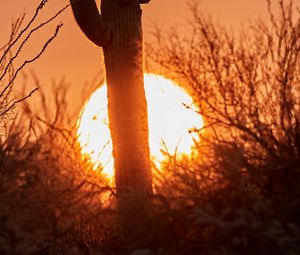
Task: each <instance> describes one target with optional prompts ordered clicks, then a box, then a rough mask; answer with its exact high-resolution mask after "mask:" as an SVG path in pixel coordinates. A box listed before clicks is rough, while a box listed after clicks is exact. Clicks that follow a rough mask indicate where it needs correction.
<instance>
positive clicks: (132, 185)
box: [70, 0, 152, 196]
mask: <svg viewBox="0 0 300 255" xmlns="http://www.w3.org/2000/svg"><path fill="white" fill-rule="evenodd" d="M70 2H71V6H72V10H73V13H74V16H75V19H76V21H77V23H78V25H79V26H80V28H81V30H82V31H83V32H84V34H85V35H86V36H87V37H88V38H89V39H90V40H91V41H92V42H94V43H95V44H96V45H98V46H100V47H102V48H103V52H104V59H105V68H106V80H107V86H108V112H109V121H110V131H111V136H112V140H113V155H114V159H115V180H116V188H117V194H118V195H119V196H123V195H126V194H128V192H129V193H130V192H133V193H132V194H135V195H138V196H140V195H142V196H145V195H149V194H152V176H151V164H150V156H149V154H150V153H149V144H148V117H147V103H146V98H145V91H144V80H143V74H144V71H143V42H142V24H141V16H142V11H141V8H140V3H147V2H149V0H102V1H101V14H100V13H99V11H98V9H97V6H96V3H95V0H70Z"/></svg>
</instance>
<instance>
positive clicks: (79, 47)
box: [0, 0, 300, 95]
mask: <svg viewBox="0 0 300 255" xmlns="http://www.w3.org/2000/svg"><path fill="white" fill-rule="evenodd" d="M196 1H197V0H196ZM198 1H200V6H201V8H202V10H205V11H207V12H211V13H212V14H213V16H214V17H216V19H217V20H218V21H219V23H221V24H225V25H227V26H233V27H234V28H237V27H238V24H240V23H241V22H242V21H244V22H245V21H247V19H249V18H250V17H251V16H253V15H254V16H258V15H259V14H262V13H263V12H264V11H263V10H264V7H265V1H264V0H251V1H241V0H198ZM299 1H300V0H296V2H299ZM1 2H2V3H1V15H0V44H1V45H2V44H3V43H4V42H5V40H6V38H7V36H8V34H9V30H10V23H11V21H12V20H13V19H15V18H16V17H18V16H19V14H20V13H21V12H22V11H24V10H25V11H26V12H27V14H28V16H30V14H32V12H33V11H34V10H35V7H36V6H37V4H38V3H39V2H40V1H39V0H30V1H29V0H1ZM97 2H100V1H99V0H98V1H97ZM187 2H188V0H152V1H151V2H150V3H149V4H147V5H144V6H143V15H144V16H143V21H144V23H143V25H144V36H145V40H149V36H148V35H149V32H150V31H151V29H152V28H153V25H152V24H157V25H159V26H162V27H163V28H165V29H166V28H167V27H169V26H172V25H179V27H181V28H184V26H185V24H186V23H187V17H188V15H189V12H188V7H187ZM67 3H68V0H49V3H48V7H47V8H46V9H45V10H44V11H43V14H42V16H43V17H47V16H49V14H51V13H54V11H55V10H57V9H58V8H60V7H63V6H64V5H66V4H67ZM59 21H62V22H63V23H64V27H63V30H62V31H61V33H60V35H59V36H58V38H56V40H55V41H54V42H53V43H52V45H51V46H50V47H49V49H48V50H47V52H46V53H45V54H44V55H43V56H42V58H41V59H39V60H38V61H37V62H36V63H34V64H33V65H32V66H31V68H32V69H33V70H34V71H35V73H36V74H37V75H38V77H39V79H40V80H41V82H42V83H43V84H45V86H49V87H50V85H49V84H50V83H51V80H52V79H60V78H61V77H62V76H65V78H66V80H67V81H68V82H70V83H71V90H72V91H73V92H72V93H74V95H75V94H76V93H77V94H79V92H80V91H81V89H82V87H83V85H84V82H85V81H91V80H92V78H93V77H95V76H96V75H97V74H98V73H99V71H100V63H101V57H100V56H101V54H100V52H101V49H99V48H97V47H96V46H94V45H93V44H92V43H91V42H89V41H88V39H86V38H85V36H84V35H83V34H82V32H81V31H80V30H79V28H78V27H77V25H76V24H75V21H74V19H73V16H72V13H71V10H70V8H69V9H68V10H67V11H66V12H65V13H64V14H63V15H61V16H60V17H59V19H58V20H57V22H59ZM52 32H53V28H51V29H50V28H48V29H46V31H44V32H43V33H42V35H41V36H37V37H34V38H33V43H32V46H33V47H32V48H30V49H28V51H25V52H26V54H28V56H32V55H30V53H31V52H35V50H36V49H38V46H39V45H40V46H41V41H42V40H43V39H45V38H46V37H45V35H47V34H50V33H52Z"/></svg>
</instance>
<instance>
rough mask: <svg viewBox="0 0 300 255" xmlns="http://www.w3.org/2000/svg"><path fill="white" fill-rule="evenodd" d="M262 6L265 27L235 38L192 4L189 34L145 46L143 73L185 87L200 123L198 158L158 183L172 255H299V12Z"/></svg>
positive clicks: (170, 167)
mask: <svg viewBox="0 0 300 255" xmlns="http://www.w3.org/2000/svg"><path fill="white" fill-rule="evenodd" d="M266 3H267V7H268V10H269V22H266V21H261V20H259V21H257V22H255V21H252V23H251V24H249V27H247V28H245V29H244V30H243V31H242V32H241V33H240V34H238V35H236V34H233V33H231V32H230V31H228V30H227V29H226V28H224V27H220V26H218V25H216V24H215V23H214V22H213V20H212V19H211V17H208V16H206V15H205V14H203V13H201V12H199V10H198V6H197V4H193V5H191V11H192V14H193V19H192V22H191V26H190V28H189V29H188V31H192V33H191V34H187V35H186V34H185V35H182V34H179V33H177V32H176V30H172V31H171V32H170V33H166V34H164V33H162V32H161V31H158V32H157V33H155V39H156V42H155V43H151V44H149V45H147V52H148V57H149V58H148V67H149V68H152V69H154V70H159V71H160V72H161V73H164V74H167V76H169V77H170V78H172V79H175V80H177V81H178V82H179V83H182V84H185V86H186V87H187V88H188V89H189V91H190V92H191V93H192V95H193V97H194V99H195V101H196V104H197V105H198V108H199V114H201V115H202V117H203V118H204V120H205V126H204V127H203V128H202V129H201V130H195V131H194V132H196V133H198V134H199V137H200V140H201V142H200V143H199V144H197V145H196V147H197V151H198V153H199V155H200V156H199V157H196V158H193V159H183V160H179V159H177V160H176V159H174V158H172V160H170V163H169V164H166V167H165V169H164V172H163V174H162V175H161V176H160V178H159V179H160V180H159V182H158V186H157V187H156V190H157V193H158V195H157V196H158V198H157V200H158V201H159V202H158V205H159V206H160V210H159V213H160V215H161V216H162V217H163V220H162V221H161V222H160V224H161V225H162V226H164V227H162V226H160V229H163V230H164V231H165V233H164V234H163V236H164V238H165V239H164V238H162V239H161V240H162V242H163V241H164V240H166V243H164V244H163V245H165V250H166V251H168V250H171V251H173V254H174V253H176V254H271V253H275V254H297V253H299V249H300V243H299V242H300V232H299V230H300V221H299V217H298V215H299V212H300V199H299V197H300V196H299V195H300V189H299V187H300V186H299V183H300V168H299V167H300V147H299V146H300V115H299V109H300V104H299V103H300V101H299V98H300V93H299V84H300V80H299V77H300V69H299V67H300V58H299V57H300V55H299V54H300V18H299V16H300V15H299V9H297V8H296V7H295V6H294V5H293V1H278V2H277V4H278V7H279V8H278V9H279V13H278V15H275V14H274V13H273V11H272V10H273V9H272V8H273V6H272V4H271V1H266ZM187 107H188V106H187ZM166 236H167V237H166ZM170 254H172V252H171V253H170Z"/></svg>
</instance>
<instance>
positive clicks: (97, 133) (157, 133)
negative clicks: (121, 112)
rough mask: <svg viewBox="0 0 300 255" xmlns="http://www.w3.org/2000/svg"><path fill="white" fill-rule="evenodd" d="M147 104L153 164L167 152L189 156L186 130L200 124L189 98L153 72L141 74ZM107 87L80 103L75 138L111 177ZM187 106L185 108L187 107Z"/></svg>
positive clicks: (191, 141)
mask: <svg viewBox="0 0 300 255" xmlns="http://www.w3.org/2000/svg"><path fill="white" fill-rule="evenodd" d="M144 80H145V92H146V98H147V104H148V122H149V144H150V152H151V158H152V161H153V163H154V164H155V165H156V167H158V168H159V167H160V162H161V161H162V160H164V159H165V153H164V152H167V153H168V154H169V155H176V156H180V155H183V154H184V155H190V154H191V153H192V147H193V145H194V139H195V137H193V136H192V133H191V132H190V131H191V130H193V129H195V128H196V129H199V128H201V127H202V126H203V119H202V117H201V116H200V115H199V114H198V113H196V111H195V110H196V107H195V106H194V105H193V99H192V97H191V96H189V95H188V94H187V93H186V92H185V91H184V90H183V89H182V88H180V87H178V86H177V85H176V84H175V83H174V82H173V81H171V80H169V79H166V78H164V77H162V76H158V75H154V74H145V77H144ZM106 92H107V88H106V85H105V84H104V85H103V86H101V87H100V88H98V89H97V90H96V91H95V92H94V93H93V94H92V95H91V97H90V99H89V100H88V102H87V103H86V105H85V106H84V108H83V110H82V113H81V117H80V119H79V122H78V123H79V124H78V130H77V134H78V140H79V143H80V145H81V147H82V153H83V154H85V155H88V156H89V158H90V159H91V161H92V162H93V163H94V164H95V165H96V166H98V165H102V166H103V172H104V173H105V174H107V175H108V176H109V177H112V176H113V157H112V142H111V137H110V131H109V122H108V112H107V96H106ZM187 106H189V107H187Z"/></svg>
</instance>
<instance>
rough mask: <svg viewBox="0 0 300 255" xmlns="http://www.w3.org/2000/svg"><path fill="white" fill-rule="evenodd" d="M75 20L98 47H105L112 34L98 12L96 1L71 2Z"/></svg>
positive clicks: (73, 0) (78, 0) (74, 0)
mask: <svg viewBox="0 0 300 255" xmlns="http://www.w3.org/2000/svg"><path fill="white" fill-rule="evenodd" d="M70 3H71V7H72V10H73V14H74V17H75V20H76V21H77V23H78V25H79V27H80V28H81V30H82V31H83V32H84V34H85V35H86V36H87V37H88V38H89V39H90V40H91V41H92V42H93V43H95V44H96V45H98V46H101V47H105V46H107V45H109V44H110V42H111V40H112V33H111V31H110V30H109V29H108V27H107V26H106V24H105V22H104V20H103V17H102V16H101V14H100V13H99V11H98V8H97V5H96V2H95V0H70Z"/></svg>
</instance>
